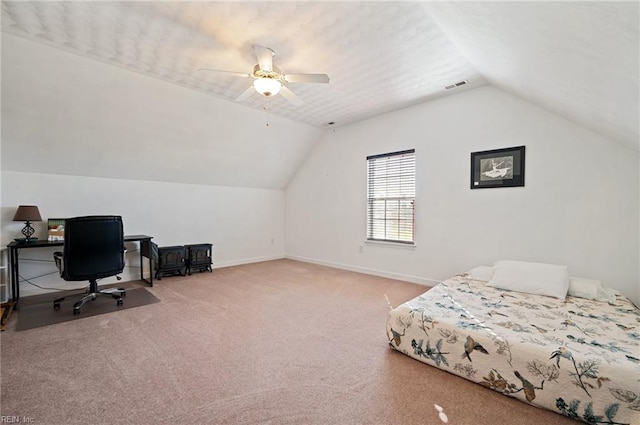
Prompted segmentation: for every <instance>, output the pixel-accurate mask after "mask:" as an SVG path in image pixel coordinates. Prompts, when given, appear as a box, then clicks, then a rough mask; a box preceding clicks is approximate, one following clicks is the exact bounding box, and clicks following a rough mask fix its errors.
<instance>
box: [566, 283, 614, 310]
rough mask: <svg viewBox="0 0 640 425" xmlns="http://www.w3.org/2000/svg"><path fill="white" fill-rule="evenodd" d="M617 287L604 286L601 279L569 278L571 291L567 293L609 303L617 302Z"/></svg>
mask: <svg viewBox="0 0 640 425" xmlns="http://www.w3.org/2000/svg"><path fill="white" fill-rule="evenodd" d="M617 293H618V291H616V290H615V289H611V288H607V287H604V286H602V283H601V282H600V281H599V280H595V279H585V278H582V277H570V278H569V291H568V292H567V295H570V296H572V297H578V298H586V299H588V300H596V301H604V302H608V303H609V304H615V302H616V294H617Z"/></svg>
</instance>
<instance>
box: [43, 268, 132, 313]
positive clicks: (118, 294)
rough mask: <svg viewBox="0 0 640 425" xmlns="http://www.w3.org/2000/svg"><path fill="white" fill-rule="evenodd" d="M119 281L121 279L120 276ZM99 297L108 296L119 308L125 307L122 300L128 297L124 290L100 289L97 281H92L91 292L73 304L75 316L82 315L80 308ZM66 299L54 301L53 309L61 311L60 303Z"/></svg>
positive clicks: (90, 283) (90, 284)
mask: <svg viewBox="0 0 640 425" xmlns="http://www.w3.org/2000/svg"><path fill="white" fill-rule="evenodd" d="M118 280H120V277H119V276H118ZM98 295H106V296H109V297H112V298H113V299H115V300H116V305H117V306H118V307H119V306H121V305H123V303H124V301H123V300H122V298H124V297H126V296H127V291H126V289H124V288H108V289H98V282H97V281H96V280H92V281H90V282H89V292H88V293H87V294H85V295H84V296H83V297H82V298H80V299H79V300H78V301H76V302H75V304H73V314H74V315H76V314H80V308H81V307H82V306H83V305H84V304H85V303H86V302H87V301H95V300H96V298H98ZM65 299H66V297H62V298H57V299H55V300H53V309H54V310H60V303H61V302H62V301H64V300H65Z"/></svg>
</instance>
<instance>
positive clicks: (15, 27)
mask: <svg viewBox="0 0 640 425" xmlns="http://www.w3.org/2000/svg"><path fill="white" fill-rule="evenodd" d="M2 31H4V32H8V33H12V34H15V35H19V36H22V37H26V38H29V39H32V40H36V41H40V42H43V43H46V44H49V45H53V46H56V47H59V48H61V49H64V50H67V51H71V52H74V53H76V54H79V55H82V56H87V57H90V58H94V59H97V60H100V61H103V62H107V63H111V64H114V65H117V66H120V67H124V68H126V69H129V70H132V71H135V72H139V73H142V74H146V75H150V76H153V77H156V78H160V79H162V80H165V81H168V82H172V83H175V84H178V85H182V86H185V87H190V88H193V89H196V90H199V91H202V92H206V93H208V94H211V95H213V96H216V97H219V98H223V99H227V100H231V101H233V100H234V99H235V98H236V97H237V96H238V95H239V94H241V93H242V92H243V91H244V90H245V89H246V88H247V87H248V86H249V85H250V81H249V80H247V79H242V78H237V77H231V76H229V77H227V76H220V75H217V74H213V73H206V72H198V71H197V70H198V68H201V67H207V68H215V69H224V70H230V71H238V72H250V71H251V69H252V67H253V65H254V64H255V63H256V59H255V57H254V54H253V51H252V46H253V45H255V44H260V45H264V46H267V47H270V48H272V49H273V50H274V51H275V52H276V56H275V58H274V63H275V64H276V65H277V66H279V67H280V68H281V69H282V70H283V72H285V73H326V74H329V75H330V77H331V83H330V84H328V85H322V84H291V85H290V88H291V89H292V90H293V91H294V92H295V93H296V94H297V95H298V96H299V97H300V98H301V99H302V100H303V101H304V102H305V103H304V105H303V106H301V107H295V106H293V105H291V104H290V103H289V102H287V101H286V100H285V99H284V98H282V97H281V96H275V97H273V98H270V99H269V100H268V102H267V103H265V98H262V97H261V96H259V95H258V94H254V95H253V96H252V97H251V98H250V99H249V100H248V101H246V104H247V105H248V106H251V107H254V108H256V109H262V108H264V107H265V106H266V107H267V108H268V110H269V111H270V112H271V113H273V114H275V115H279V116H282V117H285V118H289V119H292V120H295V121H297V122H301V123H306V124H309V125H312V126H316V127H321V128H322V127H326V126H327V123H328V122H335V123H336V125H343V124H347V123H349V122H354V121H357V120H361V119H364V118H368V117H371V116H375V115H377V114H380V113H383V112H387V111H391V110H395V109H400V108H403V107H406V106H409V105H412V104H415V103H420V102H423V101H426V100H430V99H433V98H436V97H440V96H444V95H447V94H450V93H455V92H457V91H460V90H465V89H468V88H473V87H477V86H480V85H484V84H487V81H488V82H490V83H491V84H493V85H495V86H497V87H500V88H502V89H504V90H507V91H509V92H511V93H514V94H516V95H519V96H521V97H523V98H525V99H528V100H530V101H532V102H534V103H537V104H539V105H541V106H543V107H545V108H547V109H550V110H553V111H554V112H556V113H558V114H560V115H562V116H565V117H567V118H569V119H572V120H574V121H577V122H579V123H581V124H583V125H584V126H586V127H588V128H591V129H593V130H595V131H598V132H600V133H601V134H603V135H605V136H607V137H609V138H611V139H613V140H615V141H618V142H621V143H624V144H626V145H628V146H631V147H632V148H634V149H638V150H640V142H639V138H640V137H639V131H638V127H639V124H638V63H639V62H638V3H637V2H626V3H613V2H584V3H583V2H571V3H562V2H558V3H554V2H531V3H528V2H527V3H524V2H513V3H510V2H470V3H468V2H464V3H458V2H184V1H157V2H111V1H105V2H91V1H86V2H27V1H3V2H2ZM43 71H46V70H43ZM460 80H468V81H469V84H468V85H467V86H464V87H461V88H458V89H454V90H452V91H445V90H444V89H443V87H444V86H446V85H448V84H451V83H454V82H457V81H460Z"/></svg>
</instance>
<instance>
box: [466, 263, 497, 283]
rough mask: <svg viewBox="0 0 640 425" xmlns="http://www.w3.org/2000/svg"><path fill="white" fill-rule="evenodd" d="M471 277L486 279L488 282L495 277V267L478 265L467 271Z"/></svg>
mask: <svg viewBox="0 0 640 425" xmlns="http://www.w3.org/2000/svg"><path fill="white" fill-rule="evenodd" d="M467 274H468V275H469V278H470V279H473V280H484V281H485V282H488V281H490V280H491V278H492V277H493V267H491V266H478V267H474V268H472V269H471V270H469V271H468V272H467Z"/></svg>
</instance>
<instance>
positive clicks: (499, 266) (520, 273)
mask: <svg viewBox="0 0 640 425" xmlns="http://www.w3.org/2000/svg"><path fill="white" fill-rule="evenodd" d="M493 269H494V270H495V273H494V275H493V278H492V279H491V280H490V281H489V283H488V284H487V285H488V286H492V287H494V288H501V289H507V290H509V291H518V292H526V293H528V294H539V295H546V296H549V297H555V298H560V299H564V298H565V297H566V296H567V290H568V289H569V271H568V270H567V266H559V265H555V264H544V263H528V262H525V261H496V263H495V264H494V265H493Z"/></svg>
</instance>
